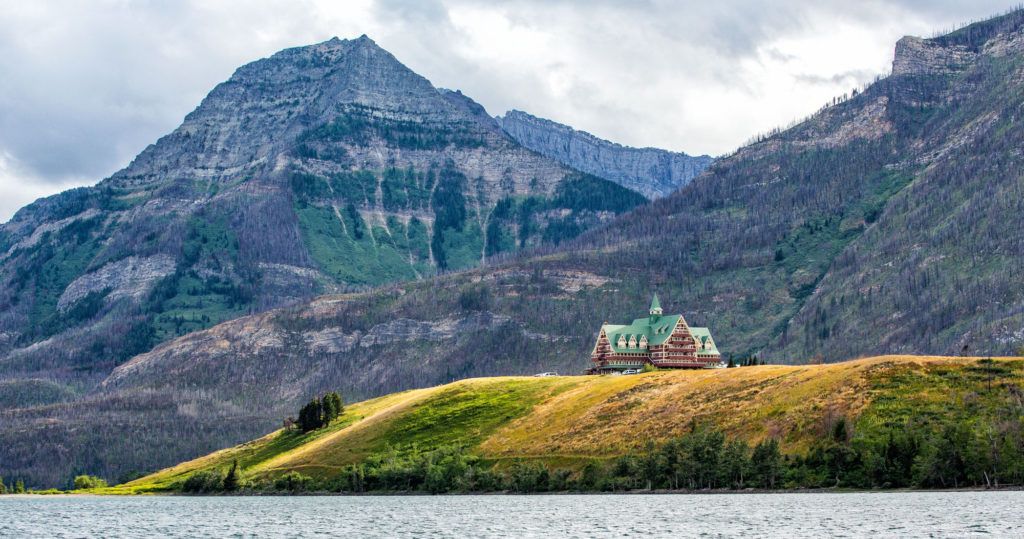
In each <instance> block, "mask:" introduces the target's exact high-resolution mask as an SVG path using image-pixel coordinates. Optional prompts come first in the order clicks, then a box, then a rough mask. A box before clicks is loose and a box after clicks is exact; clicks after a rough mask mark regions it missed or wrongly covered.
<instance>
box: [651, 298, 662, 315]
mask: <svg viewBox="0 0 1024 539" xmlns="http://www.w3.org/2000/svg"><path fill="white" fill-rule="evenodd" d="M660 310H661V302H660V301H658V294H654V299H652V300H651V312H654V311H660Z"/></svg>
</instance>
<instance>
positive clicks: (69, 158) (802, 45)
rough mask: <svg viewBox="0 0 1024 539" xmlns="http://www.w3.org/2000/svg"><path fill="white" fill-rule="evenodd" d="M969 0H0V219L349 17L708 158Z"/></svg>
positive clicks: (388, 45) (341, 29) (478, 84)
mask: <svg viewBox="0 0 1024 539" xmlns="http://www.w3.org/2000/svg"><path fill="white" fill-rule="evenodd" d="M1008 7H1010V4H1008V3H1006V2H999V1H989V0H975V1H972V2H957V1H952V0H937V1H926V0H861V1H859V2H848V1H846V2H839V1H836V2H832V1H828V0H818V1H796V0H777V1H772V2H763V1H757V0H751V1H739V0H717V1H713V2H709V1H697V0H680V1H659V0H646V1H632V2H628V1H616V0H589V1H588V0H580V1H569V0H562V1H558V0H518V1H510V2H502V3H496V2H486V1H482V0H409V1H399V0H381V1H369V0H358V1H344V2H335V1H324V2H316V1H312V0H304V1H297V0H262V1H247V2H237V3H236V2H199V1H184V0H182V1H171V0H168V1H165V2H161V1H140V2H126V1H114V0H110V1H94V2H89V3H85V2H73V1H39V0H33V1H32V2H8V3H5V5H4V7H3V9H2V11H0V74H2V75H0V222H3V221H6V220H7V219H8V218H9V217H10V216H11V215H12V214H13V213H14V211H15V210H16V209H17V208H19V207H21V206H23V205H25V204H27V203H29V202H31V201H32V200H34V199H35V198H38V197H40V196H44V195H47V194H52V193H55V192H58V191H61V190H63V189H67V188H68V187H72V186H75V185H87V184H92V183H95V182H96V181H98V180H100V179H102V178H104V177H106V176H109V175H110V174H111V173H113V172H114V171H116V170H117V169H119V168H121V167H123V166H125V165H126V164H127V163H128V162H129V161H130V160H131V159H132V157H134V156H135V155H136V154H137V153H139V152H140V151H141V150H142V149H143V148H145V147H146V145H148V144H150V143H152V142H154V141H155V140H156V139H157V138H158V137H159V136H161V135H163V134H165V133H167V132H169V131H171V130H172V129H174V128H175V127H176V126H177V125H178V124H179V123H180V122H181V120H182V119H183V118H184V116H185V115H186V114H187V113H188V112H190V111H191V110H192V109H193V108H195V106H196V105H198V103H199V101H200V100H201V99H202V98H203V96H205V95H206V93H207V92H208V91H209V90H210V89H212V88H213V86H214V85H216V84H217V83H218V82H221V81H223V80H225V79H227V78H228V77H229V76H230V75H231V73H232V72H233V71H234V69H235V68H237V67H238V66H240V65H242V64H244V63H247V62H250V61H252V60H255V59H258V58H261V57H265V56H268V55H270V54H273V53H274V52H276V51H278V50H280V49H282V48H286V47H292V46H298V45H305V44H309V43H315V42H319V41H323V40H326V39H329V38H330V37H332V36H338V37H341V38H354V37H358V36H359V35H360V34H364V33H365V34H367V35H369V36H370V37H371V38H373V39H374V40H375V41H376V42H377V43H378V44H379V45H381V46H382V47H384V48H385V49H387V50H389V51H391V52H392V53H393V54H394V55H395V56H396V57H398V59H399V60H401V61H402V62H403V63H405V64H406V65H407V66H409V67H410V68H412V69H413V70H414V71H416V72H418V73H420V74H422V75H424V76H425V77H427V78H428V79H430V80H431V81H432V82H433V83H434V84H435V85H437V86H441V87H446V88H453V89H461V90H462V91H463V92H464V93H466V94H467V95H469V96H470V97H472V98H474V99H475V100H477V101H478V102H480V103H481V104H483V105H484V106H485V107H486V108H487V110H488V111H490V112H491V114H501V113H503V112H504V111H506V110H508V109H510V108H517V109H521V110H525V111H527V112H530V113H533V114H536V115H538V116H543V117H547V118H550V119H553V120H556V121H559V122H562V123H567V124H569V125H572V126H573V127H576V128H579V129H584V130H587V131H590V132H591V133H593V134H595V135H597V136H600V137H602V138H607V139H610V140H613V141H616V142H620V143H623V144H628V145H633V146H656V147H661V148H667V149H672V150H679V151H685V152H688V153H691V154H701V153H707V154H711V155H717V154H721V153H725V152H728V151H731V150H733V149H735V148H736V147H737V146H739V145H740V144H741V143H743V141H745V140H747V139H748V138H750V137H751V136H752V135H754V134H755V133H758V132H762V131H766V130H768V129H770V128H772V127H774V126H778V125H784V124H787V123H789V122H790V121H792V120H793V119H795V118H800V117H803V116H806V115H807V114H810V113H812V112H813V111H815V110H816V109H818V108H819V107H820V106H821V105H822V104H823V103H824V102H825V101H827V100H829V99H831V98H832V97H833V96H836V95H840V94H843V93H844V92H848V91H849V90H850V89H852V88H854V87H857V86H861V85H863V84H864V83H866V82H869V81H870V80H872V79H873V78H874V77H875V76H877V75H880V74H885V73H887V72H888V71H889V66H890V62H891V61H892V50H893V45H894V43H895V42H896V40H897V39H899V38H900V37H901V36H903V35H907V34H911V35H930V34H932V33H934V32H935V31H938V30H943V29H949V28H951V27H954V26H957V25H959V24H960V23H963V22H965V21H968V20H974V19H980V18H984V17H986V16H988V15H992V14H995V13H998V12H1002V11H1004V10H1005V9H1006V8H1008Z"/></svg>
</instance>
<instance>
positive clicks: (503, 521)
mask: <svg viewBox="0 0 1024 539" xmlns="http://www.w3.org/2000/svg"><path fill="white" fill-rule="evenodd" d="M980 534H984V535H988V536H990V537H1024V492H1019V491H1014V492H1011V491H1000V492H890V493H792V494H790V493H786V494H694V495H688V494H666V495H639V494H631V495H615V494H607V495H554V496H540V495H538V496H502V495H496V496H484V495H480V496H477V495H473V496H359V497H357V496H325V497H286V496H265V497H181V496H146V497H143V496H136V497H98V496H0V537H18V538H22V537H25V538H28V537H47V538H50V537H76V538H77V537H105V538H118V537H188V538H203V537H337V536H351V537H622V536H630V537H637V536H641V537H667V536H674V537H719V536H724V537H732V536H757V537H787V538H788V537H826V536H827V537H867V536H871V537H875V538H878V537H963V536H967V535H980Z"/></svg>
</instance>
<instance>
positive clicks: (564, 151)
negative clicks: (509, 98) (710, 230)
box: [496, 110, 713, 199]
mask: <svg viewBox="0 0 1024 539" xmlns="http://www.w3.org/2000/svg"><path fill="white" fill-rule="evenodd" d="M496 119H497V120H498V123H499V124H500V125H501V128H502V129H504V130H505V132H506V133H508V134H509V135H511V136H512V138H514V139H516V140H517V141H519V143H520V144H522V145H523V146H526V147H527V148H529V149H531V150H534V151H536V152H538V153H540V154H542V155H546V156H548V157H550V158H552V159H555V160H557V161H558V162H560V163H563V164H565V165H567V166H570V167H572V168H574V169H576V170H581V171H583V172H586V173H588V174H593V175H594V176H598V177H601V178H604V179H606V180H611V181H613V182H615V183H617V184H619V185H621V186H623V187H627V188H629V189H632V190H634V191H636V192H638V193H641V194H643V195H644V196H645V197H647V198H649V199H654V198H658V197H663V196H665V195H667V194H669V193H671V192H672V191H675V190H676V189H679V188H680V187H682V186H684V185H686V184H688V183H690V181H691V180H693V179H694V178H695V177H697V175H699V174H700V173H701V172H703V171H704V169H706V168H707V167H708V165H710V164H711V162H712V161H713V159H712V158H711V157H708V156H706V155H701V156H690V155H687V154H685V153H682V152H670V151H667V150H659V149H657V148H630V147H628V146H622V145H620V144H615V143H614V142H608V141H607V140H602V139H599V138H597V137H595V136H594V135H591V134H590V133H587V132H585V131H577V130H575V129H573V128H571V127H569V126H567V125H562V124H560V123H556V122H552V121H551V120H545V119H543V118H537V117H536V116H532V115H530V114H527V113H525V112H522V111H518V110H510V111H508V112H506V113H505V115H504V116H498V117H496Z"/></svg>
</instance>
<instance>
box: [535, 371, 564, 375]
mask: <svg viewBox="0 0 1024 539" xmlns="http://www.w3.org/2000/svg"><path fill="white" fill-rule="evenodd" d="M534 376H558V373H557V372H554V371H552V372H538V373H537V374H534Z"/></svg>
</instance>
